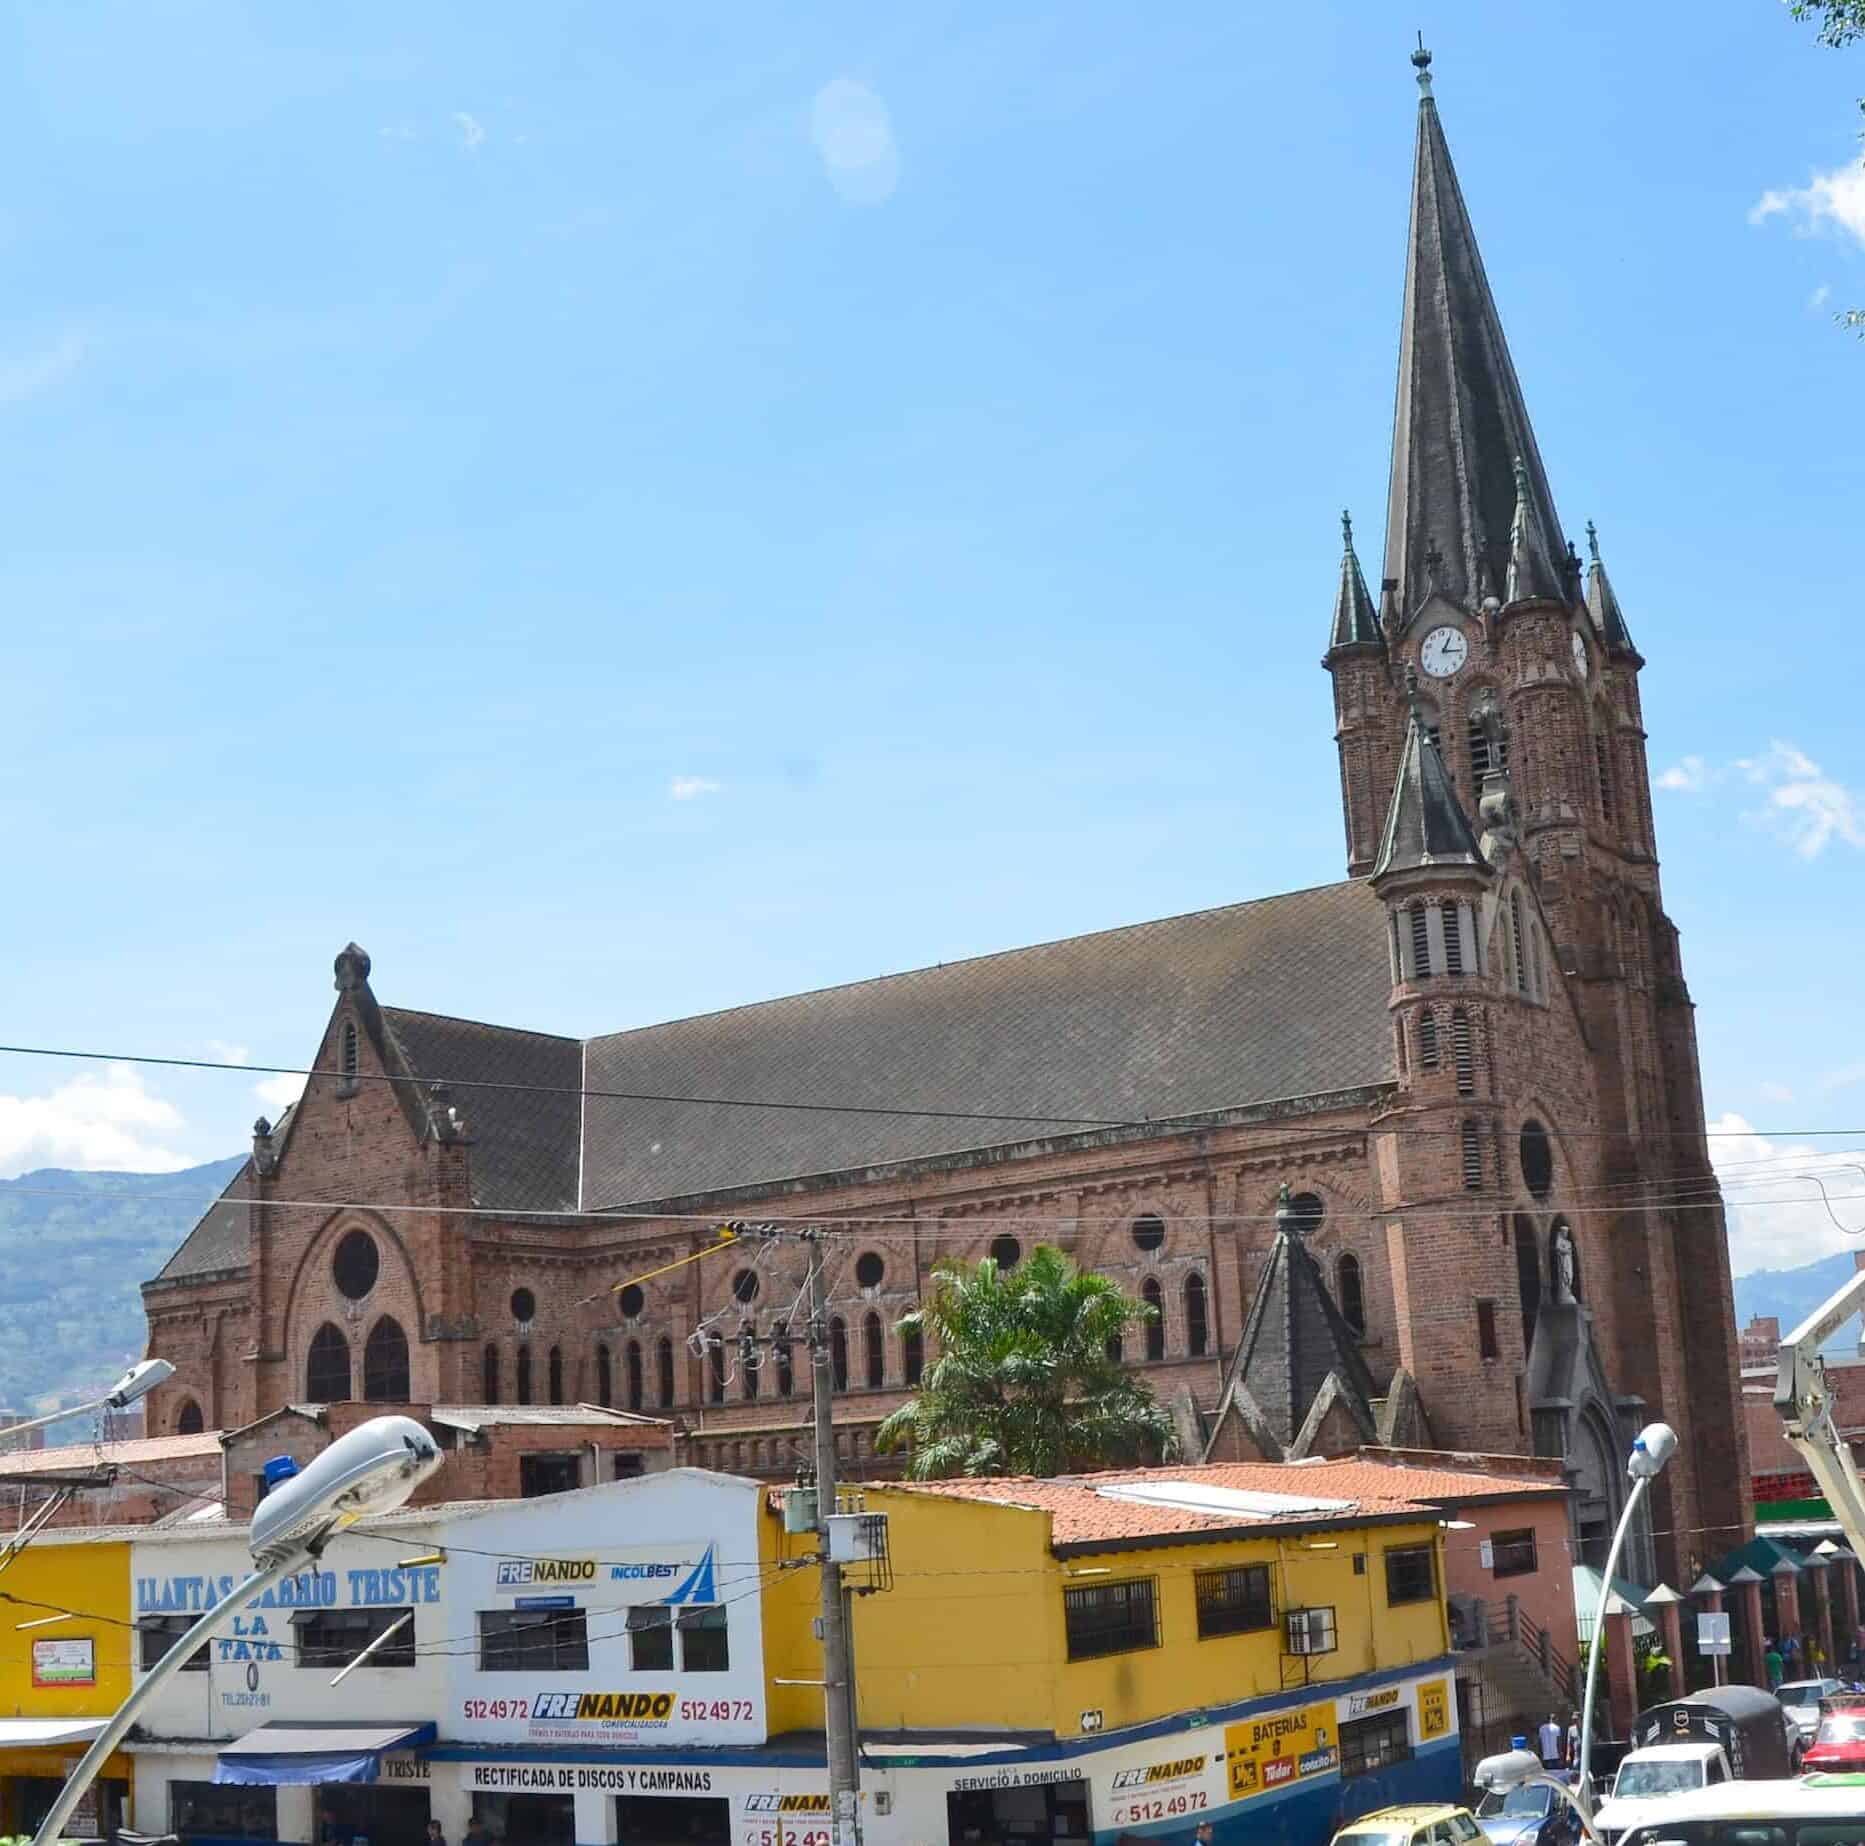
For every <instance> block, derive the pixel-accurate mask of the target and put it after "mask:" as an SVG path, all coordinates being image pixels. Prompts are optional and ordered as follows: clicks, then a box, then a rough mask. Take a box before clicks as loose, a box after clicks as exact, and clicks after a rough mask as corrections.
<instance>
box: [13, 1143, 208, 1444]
mask: <svg viewBox="0 0 1865 1846" xmlns="http://www.w3.org/2000/svg"><path fill="white" fill-rule="evenodd" d="M243 1158H244V1157H243V1156H235V1157H234V1158H233V1159H231V1160H215V1161H210V1162H209V1163H207V1164H206V1165H205V1166H198V1167H187V1168H185V1169H183V1170H182V1171H181V1172H178V1173H79V1172H73V1171H70V1170H68V1169H66V1168H62V1167H40V1168H38V1169H37V1170H36V1171H34V1172H31V1173H22V1174H20V1175H19V1177H18V1178H17V1179H4V1180H0V1332H3V1333H4V1334H5V1335H7V1336H9V1337H5V1338H0V1406H4V1407H5V1408H7V1409H9V1410H31V1411H34V1412H36V1413H39V1414H43V1413H44V1412H46V1411H48V1410H53V1409H56V1408H57V1407H58V1406H59V1405H60V1404H63V1403H78V1402H82V1401H83V1400H84V1399H85V1398H87V1397H95V1396H96V1395H97V1394H98V1392H99V1391H100V1390H102V1389H104V1388H105V1387H107V1386H108V1385H109V1384H110V1383H111V1382H112V1381H113V1380H114V1379H115V1378H116V1377H117V1375H118V1374H119V1373H120V1372H121V1371H122V1370H123V1369H124V1367H125V1366H127V1365H130V1364H132V1363H134V1361H136V1360H137V1359H140V1358H141V1357H142V1354H143V1348H144V1346H145V1344H146V1343H147V1340H148V1337H149V1335H148V1327H147V1324H146V1323H145V1321H144V1319H143V1311H142V1295H141V1292H140V1291H141V1286H142V1284H143V1283H144V1282H146V1281H147V1280H148V1279H149V1278H150V1277H151V1276H153V1275H154V1274H155V1273H156V1271H157V1270H159V1269H160V1268H161V1267H162V1265H163V1264H164V1263H165V1262H167V1261H168V1259H169V1258H170V1257H171V1256H172V1255H173V1254H174V1253H175V1250H176V1248H177V1246H178V1245H179V1244H180V1243H181V1240H182V1239H183V1238H184V1237H185V1236H187V1234H188V1232H189V1230H190V1229H192V1227H193V1225H194V1222H195V1220H196V1219H197V1218H199V1217H200V1215H201V1213H202V1212H203V1211H205V1210H206V1208H207V1207H208V1206H209V1205H210V1204H212V1203H213V1201H214V1200H215V1199H216V1198H217V1197H218V1196H219V1195H220V1193H221V1191H222V1190H223V1189H224V1188H225V1186H226V1184H227V1181H228V1180H229V1179H231V1178H232V1177H233V1175H234V1174H235V1173H237V1172H238V1171H239V1170H240V1167H241V1165H242V1162H243ZM61 1435H62V1436H63V1437H65V1438H66V1439H70V1438H71V1437H72V1435H73V1431H71V1430H69V1429H67V1430H64V1431H54V1432H52V1439H54V1440H56V1439H58V1438H59V1437H60V1436H61Z"/></svg>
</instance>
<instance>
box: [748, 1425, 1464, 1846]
mask: <svg viewBox="0 0 1865 1846" xmlns="http://www.w3.org/2000/svg"><path fill="white" fill-rule="evenodd" d="M1433 1478H1434V1480H1436V1479H1438V1478H1439V1477H1436V1476H1435V1475H1434V1477H1433ZM1478 1484H1479V1485H1481V1484H1482V1483H1478ZM860 1506H861V1510H863V1511H865V1512H868V1513H885V1514H886V1515H887V1522H888V1565H887V1568H886V1570H885V1571H884V1572H883V1571H880V1570H878V1569H874V1570H869V1569H868V1567H862V1568H858V1569H857V1570H856V1571H855V1572H854V1573H853V1580H854V1582H855V1583H856V1585H857V1593H856V1595H855V1597H854V1601H853V1615H854V1622H853V1628H854V1646H855V1658H856V1679H857V1683H858V1689H859V1700H858V1704H859V1723H860V1727H861V1730H862V1733H863V1737H864V1755H865V1758H866V1761H867V1762H868V1763H869V1764H870V1765H872V1766H874V1767H875V1768H877V1769H878V1768H881V1767H883V1766H884V1765H885V1764H886V1763H887V1762H889V1761H894V1762H899V1763H902V1764H906V1763H910V1764H912V1765H913V1766H915V1767H916V1768H924V1767H926V1766H927V1765H928V1764H929V1763H930V1762H931V1761H933V1760H936V1759H937V1758H938V1755H939V1752H940V1751H941V1750H946V1751H949V1752H952V1753H954V1756H953V1760H960V1759H959V1758H958V1756H957V1754H956V1753H958V1752H968V1753H970V1754H969V1758H968V1760H971V1761H975V1762H979V1763H981V1764H982V1763H985V1762H987V1761H988V1763H989V1765H990V1769H989V1773H986V1772H985V1771H984V1770H983V1769H982V1768H981V1769H980V1772H979V1773H977V1774H975V1775H967V1776H959V1777H954V1778H952V1779H951V1783H950V1793H949V1796H948V1804H947V1815H946V1817H945V1818H946V1825H945V1826H944V1827H943V1828H941V1829H940V1830H939V1831H940V1834H941V1836H943V1837H946V1838H948V1839H949V1840H951V1841H952V1842H953V1843H954V1846H958V1843H959V1842H962V1841H966V1840H973V1839H976V1840H981V1841H988V1840H992V1839H997V1838H1002V1837H1008V1836H1011V1835H1014V1834H1016V1833H1018V1832H1020V1831H1028V1830H1031V1829H1034V1830H1035V1831H1037V1832H1038V1833H1039V1834H1040V1835H1041V1836H1042V1837H1068V1838H1075V1837H1084V1838H1106V1839H1112V1838H1114V1837H1116V1836H1117V1835H1119V1834H1122V1833H1132V1834H1140V1835H1146V1834H1149V1833H1157V1834H1161V1835H1169V1834H1173V1833H1179V1834H1183V1833H1184V1832H1186V1831H1187V1830H1188V1829H1189V1828H1190V1827H1191V1826H1192V1825H1194V1824H1196V1822H1197V1821H1198V1820H1199V1819H1209V1820H1211V1821H1212V1822H1213V1823H1214V1825H1215V1826H1216V1828H1217V1830H1218V1833H1219V1836H1220V1838H1223V1837H1224V1836H1225V1835H1226V1834H1229V1835H1231V1836H1233V1837H1236V1838H1239V1839H1241V1838H1244V1837H1246V1836H1247V1837H1249V1838H1251V1839H1258V1838H1261V1839H1273V1838H1278V1837H1287V1838H1290V1839H1302V1838H1307V1837H1309V1836H1311V1835H1313V1836H1317V1837H1322V1838H1325V1837H1326V1829H1327V1827H1328V1826H1329V1825H1330V1824H1332V1823H1333V1821H1335V1820H1336V1819H1337V1818H1339V1817H1341V1816H1342V1815H1344V1814H1358V1813H1361V1812H1365V1811H1366V1810H1367V1809H1368V1808H1371V1807H1375V1806H1381V1805H1384V1804H1386V1803H1388V1802H1393V1801H1399V1800H1409V1799H1426V1798H1445V1797H1449V1798H1452V1799H1455V1797H1456V1791H1457V1788H1458V1786H1459V1781H1460V1772H1459V1757H1458V1738H1457V1721H1456V1700H1455V1696H1454V1688H1453V1684H1452V1675H1451V1661H1450V1659H1449V1652H1450V1635H1449V1628H1448V1623H1447V1619H1446V1613H1445V1603H1444V1582H1443V1560H1442V1547H1441V1527H1440V1511H1439V1507H1438V1506H1437V1505H1436V1504H1434V1503H1433V1502H1432V1501H1431V1500H1430V1499H1429V1498H1427V1497H1425V1496H1424V1495H1423V1494H1421V1492H1420V1490H1419V1484H1418V1477H1417V1475H1416V1473H1415V1471H1412V1470H1404V1469H1394V1468H1391V1467H1387V1466H1384V1465H1381V1464H1378V1463H1367V1462H1353V1461H1348V1462H1327V1463H1317V1464H1309V1465H1300V1466H1295V1467H1286V1466H1273V1465H1259V1464H1229V1465H1220V1466H1205V1467H1185V1468H1172V1469H1151V1470H1143V1471H1134V1472H1127V1473H1117V1474H1102V1475H1089V1476H1080V1477H1075V1478H1071V1479H1063V1480H1046V1481H1044V1480H961V1481H950V1482H940V1483H931V1484H926V1485H887V1486H871V1487H866V1488H863V1489H861V1490H860ZM766 1525H767V1539H766V1543H767V1547H768V1550H767V1556H768V1561H769V1562H770V1563H771V1565H772V1566H773V1567H776V1566H778V1565H779V1564H781V1563H782V1561H783V1560H785V1559H786V1558H792V1557H804V1556H807V1555H809V1554H811V1553H812V1552H813V1550H814V1546H815V1540H814V1538H813V1537H809V1536H794V1537H786V1536H785V1535H784V1534H783V1532H782V1522H781V1515H780V1514H779V1513H778V1512H777V1511H776V1510H775V1509H774V1510H773V1511H772V1513H771V1515H770V1516H769V1518H768V1519H767V1521H766ZM864 1573H865V1574H867V1575H869V1576H870V1577H872V1578H873V1580H875V1581H876V1582H877V1583H878V1582H885V1584H886V1587H885V1588H876V1589H875V1591H874V1592H873V1593H871V1594H862V1593H860V1589H861V1586H862V1583H863V1577H864ZM773 1575H774V1582H773V1581H772V1580H771V1579H767V1582H769V1583H770V1584H771V1587H769V1588H768V1589H767V1591H766V1597H765V1615H764V1620H765V1627H766V1653H767V1671H768V1673H769V1674H770V1676H771V1679H772V1682H773V1683H772V1685H771V1689H770V1700H771V1720H772V1721H771V1728H772V1730H773V1732H782V1731H783V1730H785V1729H795V1730H798V1731H805V1730H812V1729H817V1728H819V1727H820V1725H821V1723H822V1704H821V1698H822V1695H821V1693H820V1692H819V1691H817V1690H816V1689H815V1688H814V1687H813V1686H812V1685H810V1684H807V1683H804V1684H798V1685H785V1684H783V1683H782V1682H783V1681H785V1680H792V1681H803V1682H808V1681H811V1680H815V1679H819V1678H820V1676H821V1671H822V1668H821V1650H820V1646H819V1644H818V1642H817V1641H816V1638H815V1635H814V1632H813V1629H812V1627H811V1620H812V1618H813V1616H814V1615H815V1612H816V1611H815V1605H814V1596H815V1592H816V1577H815V1573H814V1572H813V1571H805V1570H797V1571H792V1572H782V1571H778V1570H775V1568H774V1570H773ZM994 1742H1001V1744H1002V1745H1003V1746H1005V1750H1004V1752H1002V1753H1001V1754H1002V1758H1003V1760H1002V1762H1001V1763H999V1761H998V1755H999V1754H1000V1753H999V1752H994V1751H992V1750H991V1748H990V1746H991V1745H992V1744H993V1743H994ZM1033 1791H1034V1792H1033ZM1039 1803H1046V1804H1047V1806H1046V1809H1045V1812H1044V1813H1042V1814H1040V1815H1039V1814H1037V1813H1035V1812H1034V1807H1035V1806H1036V1805H1038V1804H1039ZM1025 1810H1029V1811H1028V1812H1025ZM923 1818H924V1821H925V1823H926V1824H925V1825H924V1826H923V1827H921V1828H920V1829H918V1830H917V1831H916V1833H915V1837H917V1836H918V1833H919V1832H925V1831H928V1830H930V1828H931V1827H932V1826H933V1825H934V1823H935V1821H936V1817H934V1816H930V1815H928V1816H925V1817H923Z"/></svg>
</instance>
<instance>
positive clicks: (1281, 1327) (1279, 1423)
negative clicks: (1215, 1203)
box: [1214, 1186, 1380, 1461]
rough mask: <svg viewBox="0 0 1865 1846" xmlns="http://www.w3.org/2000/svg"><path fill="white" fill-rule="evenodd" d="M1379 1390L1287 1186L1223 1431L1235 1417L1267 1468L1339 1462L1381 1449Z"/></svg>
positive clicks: (1235, 1364)
mask: <svg viewBox="0 0 1865 1846" xmlns="http://www.w3.org/2000/svg"><path fill="white" fill-rule="evenodd" d="M1375 1390H1376V1387H1375V1385H1374V1383H1373V1379H1372V1375H1371V1374H1370V1373H1369V1372H1368V1370H1367V1367H1366V1361H1365V1360H1364V1359H1363V1358H1362V1357H1361V1356H1360V1342H1359V1337H1358V1336H1357V1335H1356V1334H1355V1332H1354V1330H1353V1329H1352V1328H1351V1327H1350V1326H1349V1325H1348V1324H1347V1320H1346V1317H1345V1316H1344V1315H1343V1314H1342V1313H1341V1311H1340V1309H1339V1307H1338V1306H1336V1305H1335V1301H1334V1297H1333V1295H1332V1294H1331V1293H1330V1292H1329V1290H1328V1285H1327V1280H1326V1278H1325V1277H1324V1276H1323V1275H1322V1273H1321V1265H1320V1264H1319V1263H1317V1262H1316V1261H1315V1259H1314V1255H1313V1253H1312V1252H1311V1251H1310V1250H1309V1248H1308V1245H1307V1242H1306V1241H1305V1239H1304V1237H1303V1235H1302V1221H1301V1214H1300V1213H1299V1211H1298V1210H1297V1209H1296V1207H1295V1204H1294V1202H1293V1201H1292V1200H1291V1199H1290V1197H1289V1189H1288V1187H1287V1186H1284V1187H1283V1188H1282V1195H1281V1198H1280V1199H1279V1200H1278V1201H1277V1205H1276V1240H1275V1242H1274V1243H1273V1244H1272V1245H1271V1246H1270V1250H1269V1261H1268V1264H1267V1265H1266V1266H1265V1268H1264V1270H1263V1277H1262V1280H1261V1281H1260V1282H1259V1283H1258V1284H1257V1288H1256V1299H1255V1300H1254V1301H1253V1302H1251V1304H1250V1318H1249V1322H1248V1324H1247V1325H1246V1326H1245V1328H1244V1330H1243V1341H1242V1343H1241V1344H1240V1345H1239V1346H1238V1348H1237V1356H1236V1358H1235V1359H1233V1360H1232V1361H1231V1368H1230V1376H1229V1378H1228V1379H1226V1381H1225V1385H1224V1394H1223V1397H1222V1398H1221V1399H1220V1400H1219V1403H1218V1407H1217V1413H1216V1417H1215V1419H1214V1421H1215V1422H1216V1423H1217V1424H1218V1425H1220V1426H1221V1425H1222V1424H1223V1423H1224V1421H1225V1420H1226V1418H1228V1417H1232V1416H1234V1417H1236V1418H1237V1419H1238V1420H1239V1422H1240V1423H1241V1424H1242V1427H1243V1431H1244V1432H1245V1435H1246V1437H1247V1447H1249V1448H1252V1449H1254V1450H1255V1451H1256V1452H1257V1453H1258V1454H1259V1455H1261V1457H1262V1459H1264V1460H1265V1461H1284V1460H1294V1459H1296V1458H1297V1457H1299V1456H1302V1455H1313V1454H1334V1455H1340V1454H1345V1453H1348V1452H1350V1451H1351V1450H1353V1449H1356V1448H1358V1447H1359V1446H1360V1445H1361V1444H1362V1443H1373V1442H1377V1441H1379V1440H1380V1435H1379V1424H1378V1418H1377V1414H1376V1412H1375V1410H1374V1407H1373V1406H1374V1393H1375Z"/></svg>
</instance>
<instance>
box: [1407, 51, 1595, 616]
mask: <svg viewBox="0 0 1865 1846" xmlns="http://www.w3.org/2000/svg"><path fill="white" fill-rule="evenodd" d="M1412 62H1413V64H1414V65H1416V66H1417V67H1418V83H1419V89H1420V91H1421V94H1420V96H1419V102H1418V146H1417V154H1416V158H1415V162H1414V166H1413V172H1412V218H1411V231H1410V235H1409V239H1408V242H1407V246H1406V254H1405V307H1404V311H1403V320H1402V324H1401V328H1400V336H1399V395H1398V408H1397V412H1396V414H1395V417H1394V420H1393V438H1392V480H1391V487H1390V492H1389V497H1388V501H1387V511H1386V570H1385V574H1386V576H1388V577H1391V578H1396V579H1397V580H1398V585H1399V590H1398V597H1399V608H1400V614H1401V617H1402V618H1404V619H1408V620H1409V618H1410V617H1411V616H1412V615H1413V614H1414V613H1415V612H1416V611H1417V609H1418V607H1419V605H1420V604H1421V603H1422V602H1423V601H1424V599H1425V596H1426V594H1427V592H1428V591H1429V590H1430V589H1431V588H1432V587H1433V586H1434V583H1435V587H1436V588H1437V589H1438V590H1440V591H1442V592H1443V593H1444V594H1445V595H1446V596H1448V597H1450V598H1451V599H1452V600H1453V601H1455V602H1458V603H1461V604H1463V605H1464V606H1465V607H1466V608H1468V609H1471V610H1475V609H1476V608H1477V607H1478V606H1479V605H1480V604H1481V603H1482V602H1483V601H1484V600H1485V598H1487V597H1490V596H1500V595H1501V594H1502V590H1503V585H1504V581H1505V579H1506V577H1507V575H1508V568H1509V552H1510V534H1511V532H1512V530H1513V527H1514V523H1515V510H1516V499H1517V489H1516V480H1515V462H1516V458H1517V457H1518V456H1519V457H1520V458H1521V461H1522V464H1523V467H1524V469H1525V471H1526V474H1527V477H1528V483H1527V494H1528V501H1529V506H1530V512H1531V515H1532V517H1531V522H1530V523H1531V525H1532V526H1533V528H1534V531H1535V534H1536V544H1537V546H1538V547H1539V548H1540V550H1541V553H1542V555H1541V556H1540V557H1539V558H1538V559H1537V560H1536V570H1537V573H1538V574H1539V570H1540V566H1541V565H1543V564H1545V565H1546V566H1547V573H1546V574H1547V576H1548V577H1549V578H1550V579H1551V580H1552V581H1554V582H1556V583H1558V582H1559V580H1560V573H1559V571H1558V569H1557V568H1555V566H1554V563H1553V552H1552V550H1550V549H1549V548H1550V547H1552V546H1554V545H1556V544H1558V542H1559V538H1558V535H1559V533H1560V530H1561V526H1560V521H1559V519H1558V518H1557V517H1556V515H1555V511H1554V497H1553V495H1552V494H1551V493H1550V492H1549V491H1548V482H1547V476H1546V475H1545V474H1544V473H1543V471H1542V466H1541V456H1540V454H1539V452H1538V451H1537V449H1536V447H1535V434H1534V431H1533V429H1531V428H1530V426H1529V421H1528V410H1527V407H1526V405H1525V404H1524V403H1523V401H1522V388H1521V386H1520V384H1519V383H1518V382H1517V380H1516V376H1515V367H1514V365H1513V364H1512V363H1511V361H1510V358H1509V348H1508V345H1507V343H1506V342H1505V341H1504V339H1503V333H1502V322H1501V320H1500V318H1499V317H1498V315H1497V313H1496V303H1495V300H1494V298H1493V297H1492V296H1491V294H1490V292H1489V281H1488V278H1487V277H1486V276H1485V275H1484V273H1483V259H1482V257H1481V256H1480V255H1479V254H1478V253H1477V247H1476V233H1475V231H1474V230H1472V228H1471V225H1470V215H1469V213H1468V211H1466V209H1465V207H1464V201H1463V193H1462V191H1461V190H1460V189H1459V187H1458V184H1457V175H1456V172H1455V171H1454V169H1453V168H1452V166H1451V155H1450V149H1449V147H1448V146H1447V145H1446V143H1445V140H1444V129H1443V126H1442V124H1441V123H1440V122H1439V120H1438V109H1437V103H1436V102H1435V100H1434V99H1433V97H1432V94H1431V68H1430V67H1431V54H1430V52H1428V51H1426V50H1425V49H1424V48H1423V46H1422V45H1421V46H1420V48H1419V49H1418V50H1417V51H1416V52H1414V53H1413V54H1412Z"/></svg>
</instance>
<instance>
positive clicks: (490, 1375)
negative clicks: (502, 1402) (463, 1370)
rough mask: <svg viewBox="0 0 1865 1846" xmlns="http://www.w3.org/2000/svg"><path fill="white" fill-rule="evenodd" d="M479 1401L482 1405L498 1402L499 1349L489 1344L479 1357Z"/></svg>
mask: <svg viewBox="0 0 1865 1846" xmlns="http://www.w3.org/2000/svg"><path fill="white" fill-rule="evenodd" d="M479 1401H480V1402H481V1403H482V1404H496V1403H497V1402H498V1401H499V1349H498V1348H497V1347H496V1346H494V1345H492V1344H491V1343H490V1342H488V1343H487V1346H486V1350H485V1351H484V1352H482V1353H481V1354H480V1355H479Z"/></svg>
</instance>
